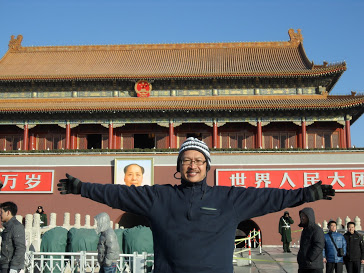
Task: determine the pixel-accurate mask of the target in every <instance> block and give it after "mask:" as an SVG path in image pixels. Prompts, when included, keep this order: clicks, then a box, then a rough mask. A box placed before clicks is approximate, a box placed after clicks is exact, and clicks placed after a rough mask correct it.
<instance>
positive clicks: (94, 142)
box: [87, 134, 101, 149]
mask: <svg viewBox="0 0 364 273" xmlns="http://www.w3.org/2000/svg"><path fill="white" fill-rule="evenodd" d="M87 149H101V134H90V135H87Z"/></svg>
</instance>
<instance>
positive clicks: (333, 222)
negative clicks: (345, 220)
mask: <svg viewBox="0 0 364 273" xmlns="http://www.w3.org/2000/svg"><path fill="white" fill-rule="evenodd" d="M331 224H335V225H337V224H336V221H334V220H330V221H329V222H328V223H327V227H328V228H329V227H330V225H331Z"/></svg>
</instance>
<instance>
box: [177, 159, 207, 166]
mask: <svg viewBox="0 0 364 273" xmlns="http://www.w3.org/2000/svg"><path fill="white" fill-rule="evenodd" d="M181 163H182V165H192V163H194V164H195V165H196V166H202V165H203V164H205V163H206V160H205V161H204V160H201V159H196V160H192V159H189V158H185V159H182V160H181Z"/></svg>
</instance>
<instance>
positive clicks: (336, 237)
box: [323, 220, 346, 273]
mask: <svg viewBox="0 0 364 273" xmlns="http://www.w3.org/2000/svg"><path fill="white" fill-rule="evenodd" d="M327 227H328V229H329V232H328V233H326V234H325V248H324V251H323V255H324V260H323V261H324V263H326V273H332V272H334V270H335V272H336V273H342V272H343V265H344V260H343V257H344V256H345V254H346V241H345V238H344V236H343V235H341V234H340V233H339V232H336V227H337V226H336V222H335V221H333V220H331V221H329V223H328V224H327Z"/></svg>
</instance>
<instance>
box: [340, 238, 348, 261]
mask: <svg viewBox="0 0 364 273" xmlns="http://www.w3.org/2000/svg"><path fill="white" fill-rule="evenodd" d="M340 235H341V234H340ZM341 240H342V242H343V243H342V244H343V247H342V248H343V249H344V256H345V255H346V252H347V250H346V240H345V237H344V236H343V235H341Z"/></svg>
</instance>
